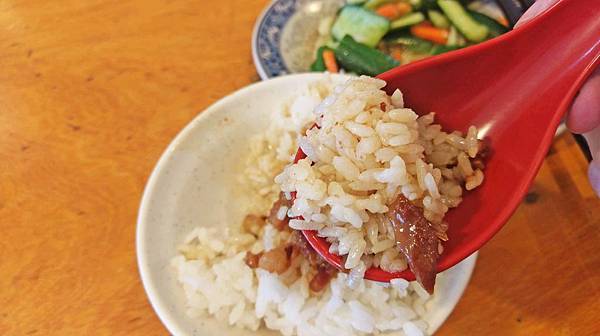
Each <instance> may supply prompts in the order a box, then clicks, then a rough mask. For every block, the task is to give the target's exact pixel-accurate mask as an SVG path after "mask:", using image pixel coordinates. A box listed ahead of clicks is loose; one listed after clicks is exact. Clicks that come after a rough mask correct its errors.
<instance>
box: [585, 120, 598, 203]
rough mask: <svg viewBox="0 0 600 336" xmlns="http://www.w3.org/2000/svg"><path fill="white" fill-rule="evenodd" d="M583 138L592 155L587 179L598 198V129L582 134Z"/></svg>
mask: <svg viewBox="0 0 600 336" xmlns="http://www.w3.org/2000/svg"><path fill="white" fill-rule="evenodd" d="M583 136H584V137H585V140H586V141H587V143H588V146H589V147H590V152H591V153H592V158H593V160H592V162H591V163H590V166H589V168H588V177H589V179H590V183H591V184H592V188H594V190H595V191H596V194H597V195H598V196H600V127H597V128H596V129H594V130H592V131H590V132H588V133H584V134H583Z"/></svg>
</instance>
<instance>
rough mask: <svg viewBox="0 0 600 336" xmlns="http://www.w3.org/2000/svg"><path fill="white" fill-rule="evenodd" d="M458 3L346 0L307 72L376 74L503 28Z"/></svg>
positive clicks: (449, 0)
mask: <svg viewBox="0 0 600 336" xmlns="http://www.w3.org/2000/svg"><path fill="white" fill-rule="evenodd" d="M467 4H468V1H458V0H367V1H364V0H363V1H361V0H347V1H346V4H345V5H344V6H343V7H342V8H340V10H339V11H338V13H337V15H336V17H335V18H334V19H333V20H330V22H327V23H328V24H330V26H329V27H327V28H328V29H326V30H325V31H326V32H327V34H326V36H325V38H324V39H323V40H325V42H324V43H323V44H322V45H321V46H319V47H318V49H317V51H316V56H315V59H314V62H313V63H312V65H311V66H310V70H311V71H329V72H340V71H344V72H352V73H356V74H358V75H369V76H376V75H378V74H380V73H382V72H385V71H387V70H389V69H391V68H394V67H396V66H398V65H401V64H406V63H410V62H413V61H416V60H419V59H423V58H426V57H430V56H434V55H439V54H442V53H445V52H449V51H452V50H456V49H460V48H464V47H467V46H470V45H473V44H476V43H480V42H483V41H486V40H488V39H491V38H494V37H496V36H498V35H501V34H503V33H505V32H507V31H508V30H509V28H508V24H507V23H506V22H505V21H503V20H496V19H494V18H492V17H490V16H488V15H485V14H483V13H480V12H477V11H474V10H471V9H468V8H467V6H466V5H467Z"/></svg>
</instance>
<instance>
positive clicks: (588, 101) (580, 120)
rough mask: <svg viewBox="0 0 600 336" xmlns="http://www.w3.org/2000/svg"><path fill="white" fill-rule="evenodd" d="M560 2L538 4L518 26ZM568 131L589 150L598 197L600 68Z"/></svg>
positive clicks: (576, 105)
mask: <svg viewBox="0 0 600 336" xmlns="http://www.w3.org/2000/svg"><path fill="white" fill-rule="evenodd" d="M558 1H560V0H537V1H536V2H535V3H534V4H533V5H532V6H531V7H530V8H529V9H528V10H527V11H526V12H525V14H523V16H522V17H521V19H520V20H519V22H517V24H516V25H515V28H518V27H519V26H520V25H522V24H523V23H525V22H527V21H529V20H531V19H533V18H534V17H536V16H537V15H539V14H541V13H542V12H543V11H545V10H546V9H548V8H550V7H551V6H552V5H554V4H555V3H556V2H558ZM567 127H568V128H569V129H570V130H571V131H572V132H573V133H578V134H582V135H583V136H584V137H585V139H586V141H587V143H588V146H589V147H590V152H591V153H592V158H593V160H592V162H591V163H590V166H589V168H588V176H589V179H590V183H591V184H592V187H593V188H594V190H595V191H596V194H597V195H598V196H600V68H597V69H596V70H595V71H594V73H593V74H592V75H590V77H589V78H588V80H587V81H586V83H585V84H584V85H583V86H582V87H581V90H580V91H579V94H578V95H577V97H575V100H574V101H573V105H572V106H571V110H570V111H569V114H568V115H567Z"/></svg>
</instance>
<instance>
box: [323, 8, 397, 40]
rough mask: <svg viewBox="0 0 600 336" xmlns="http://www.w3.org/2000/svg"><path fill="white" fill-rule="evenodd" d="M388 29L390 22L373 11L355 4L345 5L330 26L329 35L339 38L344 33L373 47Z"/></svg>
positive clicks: (342, 36)
mask: <svg viewBox="0 0 600 336" xmlns="http://www.w3.org/2000/svg"><path fill="white" fill-rule="evenodd" d="M389 29H390V22H389V21H388V20H387V19H385V18H383V17H381V16H379V15H377V14H375V13H374V12H372V11H370V10H367V9H365V8H362V7H357V6H346V7H344V8H343V9H342V11H341V12H340V15H339V16H338V18H337V20H336V21H335V23H334V24H333V27H332V28H331V35H333V37H334V38H335V39H337V40H341V39H342V38H344V36H346V35H350V36H352V38H353V39H355V40H356V41H358V42H360V43H364V44H366V45H368V46H369V47H375V46H376V45H377V43H379V40H381V38H382V37H383V35H385V34H386V33H387V32H388V30H389Z"/></svg>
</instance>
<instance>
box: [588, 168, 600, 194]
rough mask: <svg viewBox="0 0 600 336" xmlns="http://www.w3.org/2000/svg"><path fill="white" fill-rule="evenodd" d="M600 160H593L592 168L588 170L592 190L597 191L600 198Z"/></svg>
mask: <svg viewBox="0 0 600 336" xmlns="http://www.w3.org/2000/svg"><path fill="white" fill-rule="evenodd" d="M599 161H600V160H593V161H592V162H590V167H589V168H588V177H589V178H590V183H591V184H592V188H594V190H595V191H596V195H598V196H600V162H599Z"/></svg>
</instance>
